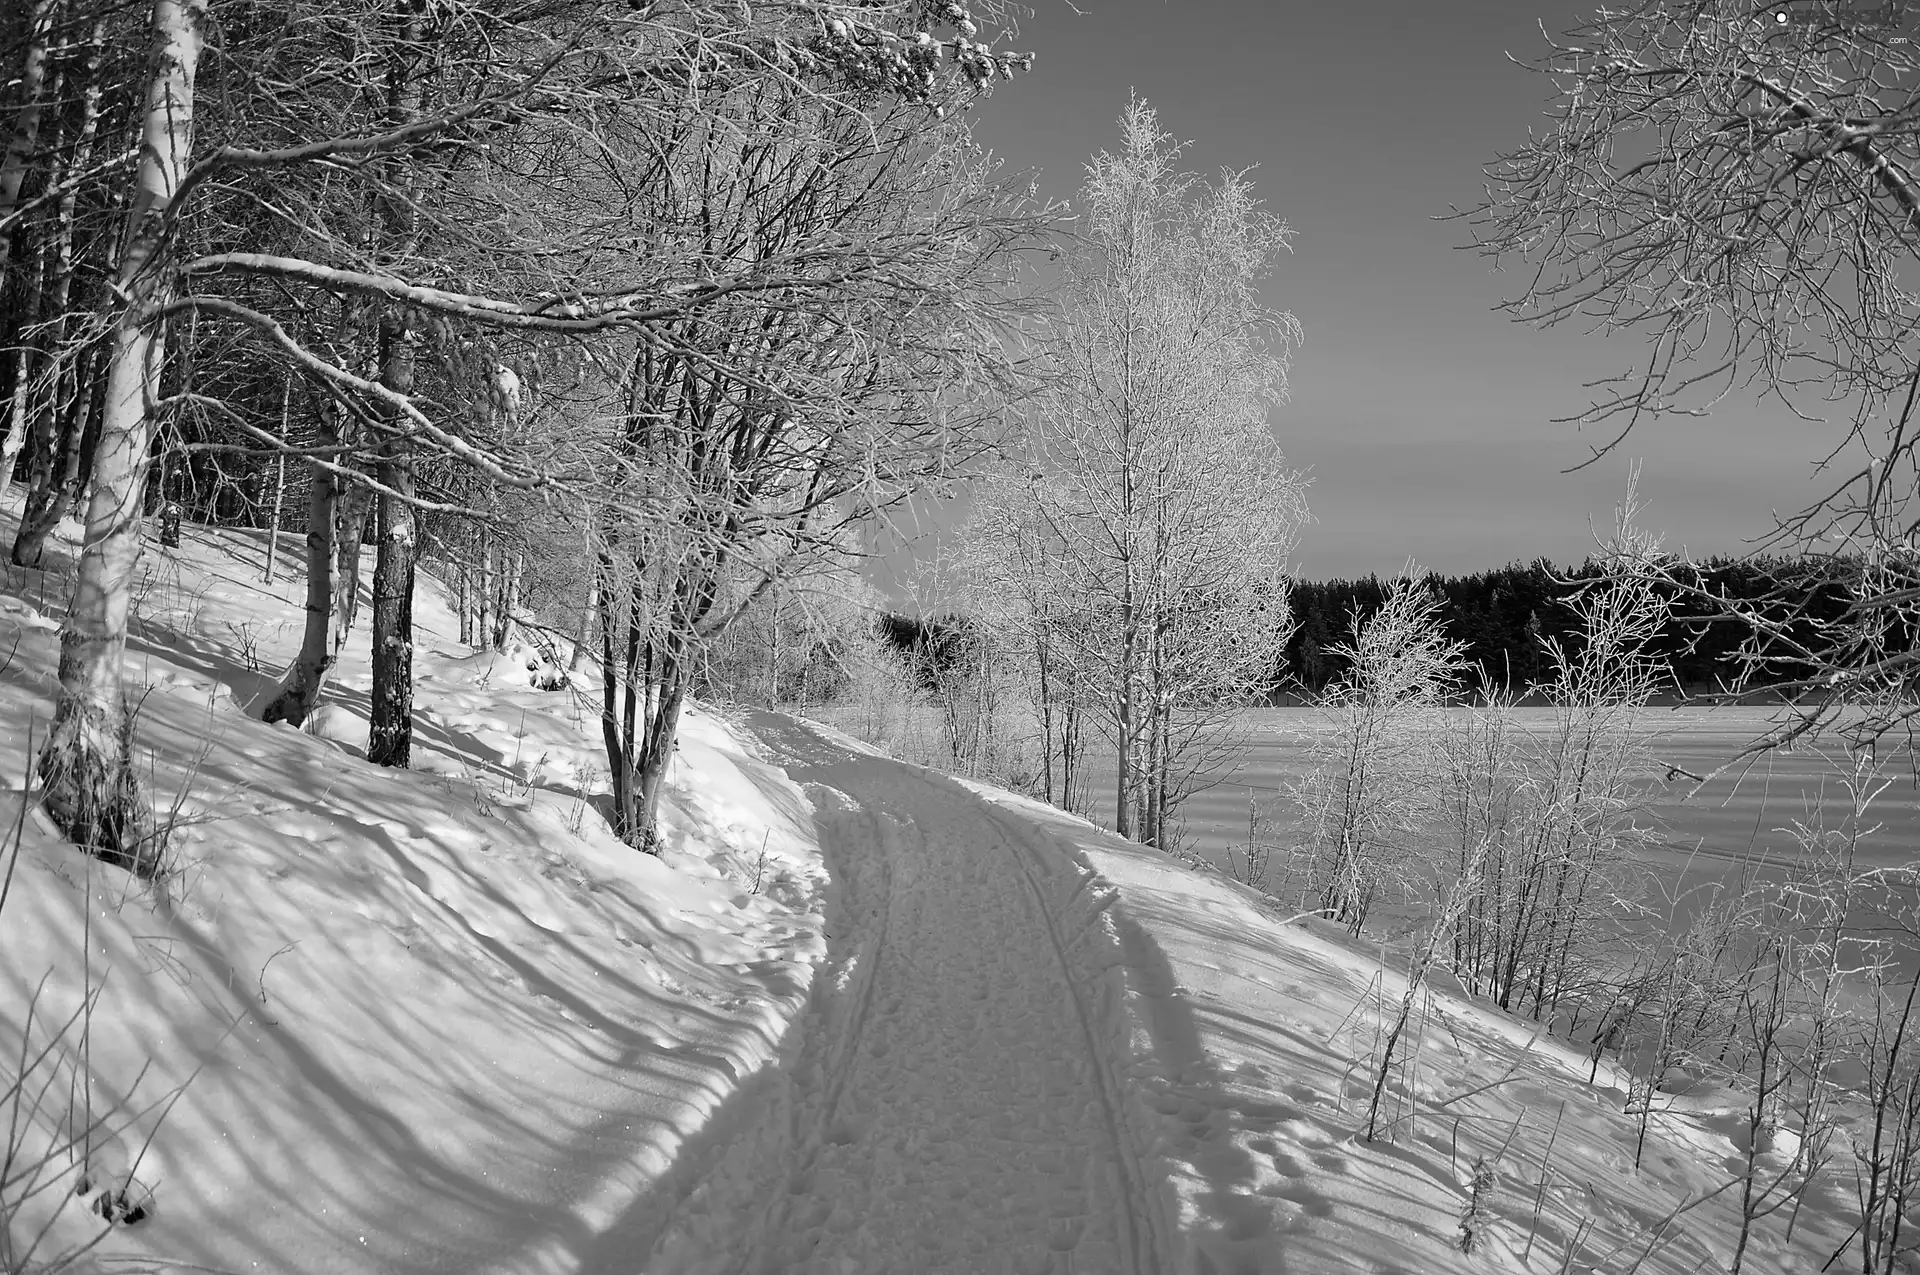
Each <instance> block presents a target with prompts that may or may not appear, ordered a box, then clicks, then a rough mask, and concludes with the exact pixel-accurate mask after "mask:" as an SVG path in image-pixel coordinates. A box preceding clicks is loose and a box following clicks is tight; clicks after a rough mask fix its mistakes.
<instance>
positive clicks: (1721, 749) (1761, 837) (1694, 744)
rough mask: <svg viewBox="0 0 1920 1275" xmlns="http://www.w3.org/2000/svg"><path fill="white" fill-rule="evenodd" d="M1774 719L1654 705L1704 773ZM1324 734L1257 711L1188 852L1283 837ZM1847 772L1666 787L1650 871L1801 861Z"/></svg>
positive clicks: (1902, 829)
mask: <svg viewBox="0 0 1920 1275" xmlns="http://www.w3.org/2000/svg"><path fill="white" fill-rule="evenodd" d="M815 711H816V714H817V715H818V716H820V717H821V718H822V719H823V720H829V721H836V722H838V723H839V724H842V725H843V726H846V727H849V728H851V727H853V726H854V722H853V721H852V720H850V715H849V712H848V710H845V709H826V710H824V711H822V710H815ZM1461 711H1465V710H1461ZM1772 711H1773V710H1769V709H1759V708H1699V707H1681V708H1650V709H1648V710H1647V711H1646V714H1645V716H1644V718H1643V724H1644V727H1645V730H1646V732H1647V735H1648V738H1649V741H1650V745H1651V750H1652V752H1653V754H1654V755H1655V756H1656V757H1657V758H1658V759H1659V760H1660V761H1662V762H1664V763H1666V764H1669V765H1673V766H1677V767H1679V768H1681V769H1682V770H1686V771H1691V772H1693V773H1694V774H1699V775H1704V774H1708V773H1710V772H1711V771H1713V770H1716V769H1718V768H1719V767H1721V766H1723V765H1725V764H1726V763H1727V762H1728V761H1730V760H1731V759H1732V758H1733V757H1734V756H1735V755H1736V754H1738V753H1739V751H1740V750H1741V749H1742V748H1743V747H1745V746H1746V745H1747V744H1749V743H1751V742H1752V741H1753V740H1754V739H1755V738H1756V737H1758V736H1759V734H1760V733H1761V732H1762V731H1764V730H1765V729H1766V726H1767V723H1768V721H1769V720H1770V719H1771V715H1772ZM1517 713H1518V717H1519V719H1520V722H1521V724H1522V725H1523V726H1525V727H1528V728H1531V729H1535V730H1542V729H1545V728H1547V727H1548V726H1549V725H1550V723H1551V719H1552V711H1551V710H1549V709H1542V708H1523V709H1519V710H1517ZM919 714H924V715H925V716H926V720H925V722H924V723H922V724H921V730H922V732H923V734H924V735H925V737H926V738H927V739H932V738H934V737H936V736H937V732H938V729H939V728H938V725H937V723H936V721H935V719H934V717H933V716H932V714H931V711H930V710H919ZM919 714H917V715H919ZM1321 729H1324V726H1323V725H1322V723H1321V719H1320V718H1319V717H1318V716H1317V715H1316V714H1315V713H1314V712H1313V710H1311V709H1307V708H1260V709H1249V710H1247V711H1246V712H1245V713H1242V714H1241V715H1240V716H1239V717H1237V718H1236V719H1235V720H1234V722H1233V723H1232V724H1231V725H1230V726H1229V727H1226V728H1224V730H1223V743H1225V742H1227V741H1228V740H1229V739H1230V740H1231V747H1230V748H1227V749H1224V750H1223V755H1222V758H1221V760H1220V763H1219V764H1218V765H1217V766H1216V767H1215V768H1214V772H1213V778H1212V781H1211V783H1210V784H1208V786H1207V787H1205V788H1204V789H1202V790H1201V791H1198V792H1196V793H1195V794H1194V795H1193V796H1191V797H1189V798H1188V799H1187V800H1186V802H1185V803H1184V804H1183V805H1182V806H1181V808H1180V819H1181V821H1182V822H1183V824H1184V834H1185V837H1186V846H1187V848H1188V849H1190V850H1192V851H1193V852H1195V853H1197V854H1199V855H1200V856H1201V857H1203V858H1206V859H1208V860H1209V861H1211V862H1213V863H1216V864H1221V863H1223V862H1224V860H1225V856H1226V852H1227V849H1228V847H1229V846H1236V847H1237V846H1243V845H1244V844H1245V842H1246V836H1247V805H1248V801H1249V799H1251V800H1252V801H1253V802H1254V803H1255V804H1256V806H1257V807H1258V808H1259V809H1260V810H1261V812H1262V813H1263V814H1266V815H1270V816H1277V817H1278V820H1279V822H1280V824H1281V827H1282V828H1283V829H1284V828H1285V827H1286V826H1287V824H1288V822H1289V816H1290V814H1291V812H1290V810H1289V809H1288V803H1287V800H1286V797H1287V794H1288V792H1289V791H1290V790H1291V787H1292V785H1293V784H1294V782H1295V781H1296V780H1298V778H1299V777H1300V776H1301V775H1302V773H1304V771H1305V769H1306V767H1307V765H1308V764H1309V762H1308V750H1307V743H1308V739H1309V737H1310V735H1311V734H1312V733H1313V732H1315V731H1317V730H1321ZM1836 748H1837V745H1836ZM1845 766H1846V762H1845V759H1844V758H1842V757H1838V756H1836V755H1834V753H1833V752H1829V751H1824V750H1823V749H1822V748H1820V747H1815V746H1809V745H1807V744H1804V743H1803V744H1801V745H1800V746H1799V747H1797V748H1796V749H1794V750H1793V751H1792V752H1780V751H1775V752H1772V753H1769V754H1766V755H1763V756H1761V757H1758V758H1753V759H1749V760H1748V761H1747V762H1746V763H1743V766H1742V768H1741V769H1738V770H1736V771H1734V772H1731V773H1729V774H1727V775H1724V776H1722V777H1720V778H1719V779H1716V780H1715V781H1714V782H1713V783H1711V784H1708V785H1707V786H1706V787H1705V788H1703V789H1701V791H1700V792H1699V793H1697V794H1695V793H1694V792H1693V788H1694V786H1695V785H1694V783H1693V782H1692V781H1691V780H1689V779H1687V778H1685V777H1684V776H1682V777H1677V778H1675V779H1674V780H1672V781H1670V782H1666V783H1661V784H1658V785H1657V788H1656V791H1655V792H1654V794H1653V799H1652V801H1651V802H1650V803H1649V805H1648V807H1647V810H1646V812H1645V818H1646V820H1647V821H1648V822H1649V823H1650V824H1651V825H1652V826H1654V827H1655V828H1656V829H1657V834H1658V835H1657V841H1656V844H1655V848H1654V849H1653V850H1652V852H1651V863H1650V866H1652V867H1654V868H1655V869H1656V870H1657V871H1659V872H1660V873H1661V875H1662V876H1664V877H1665V878H1666V879H1667V880H1668V882H1669V886H1670V888H1676V889H1677V888H1679V886H1680V884H1681V883H1682V882H1683V881H1684V883H1685V884H1687V885H1693V884H1697V883H1700V882H1703V881H1707V880H1711V879H1714V878H1718V877H1723V876H1726V875H1729V874H1731V873H1734V872H1737V871H1738V870H1739V869H1740V868H1742V867H1743V866H1746V865H1748V864H1753V863H1756V862H1757V863H1759V864H1761V865H1764V864H1766V863H1769V862H1773V863H1778V862H1782V861H1784V860H1786V859H1788V858H1791V857H1794V856H1796V855H1797V854H1798V852H1799V851H1798V846H1797V844H1796V842H1795V840H1794V838H1793V836H1792V834H1791V832H1790V829H1791V828H1792V826H1793V825H1794V823H1795V822H1796V821H1809V820H1812V819H1814V818H1816V817H1819V818H1823V819H1824V820H1825V821H1826V823H1827V826H1829V827H1838V826H1840V824H1841V822H1842V821H1843V819H1844V818H1845V815H1846V813H1847V810H1848V805H1849V799H1848V797H1847V795H1846V792H1845V790H1844V788H1843V786H1842V784H1841V782H1840V780H1841V776H1842V775H1843V774H1844V773H1845ZM1087 774H1088V777H1089V783H1088V789H1089V791H1090V792H1091V793H1092V794H1093V798H1094V800H1095V801H1096V802H1097V803H1098V805H1097V807H1096V809H1095V810H1094V811H1093V812H1092V813H1093V815H1094V817H1095V818H1096V819H1098V820H1099V821H1101V822H1103V823H1106V824H1108V825H1109V826H1111V823H1112V814H1113V804H1112V803H1113V789H1112V784H1113V779H1112V776H1113V765H1112V758H1111V755H1107V756H1095V757H1093V758H1091V759H1090V760H1089V763H1088V771H1087ZM1883 777H1884V778H1885V779H1887V780H1889V781H1890V782H1889V783H1888V786H1887V788H1886V790H1885V791H1884V792H1882V793H1881V795H1880V796H1879V797H1878V798H1877V799H1876V800H1875V801H1874V803H1873V806H1872V809H1871V812H1870V814H1869V824H1870V825H1871V826H1874V831H1872V832H1871V833H1870V834H1869V835H1868V836H1867V837H1865V838H1864V840H1863V847H1864V850H1865V856H1866V858H1865V864H1867V865H1872V866H1878V867H1883V868H1900V867H1904V866H1906V865H1908V864H1910V863H1913V862H1914V861H1916V860H1920V790H1917V789H1916V786H1915V782H1914V777H1913V774H1912V770H1911V767H1910V766H1909V765H1908V764H1907V761H1906V759H1904V758H1891V759H1890V760H1889V764H1888V766H1887V767H1886V770H1885V773H1884V776H1883ZM1863 866H1865V865H1863Z"/></svg>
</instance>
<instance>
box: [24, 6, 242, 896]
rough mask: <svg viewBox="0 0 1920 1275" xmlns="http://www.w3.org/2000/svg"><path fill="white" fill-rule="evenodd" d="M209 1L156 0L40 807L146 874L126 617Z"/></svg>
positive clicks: (146, 816)
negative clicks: (178, 197) (102, 398)
mask: <svg viewBox="0 0 1920 1275" xmlns="http://www.w3.org/2000/svg"><path fill="white" fill-rule="evenodd" d="M208 3H209V0H155V2H154V6H153V30H152V35H153V54H152V63H151V69H150V72H149V79H148V85H147V95H146V105H145V111H144V115H143V120H142V136H141V143H142V144H141V148H140V163H139V168H138V170H137V173H136V176H135V187H134V197H133V202H132V205H131V206H130V207H129V209H128V211H127V224H126V238H125V245H126V246H125V249H124V251H123V252H122V254H121V258H120V266H119V269H118V271H117V272H116V279H115V293H116V297H115V300H114V302H113V304H114V306H115V307H116V308H117V310H118V313H117V314H116V315H115V318H114V325H113V337H112V340H113V344H112V356H111V361H110V363H109V365H108V371H107V408H106V417H105V420H104V421H103V423H102V427H101V433H100V442H99V446H98V448H97V449H96V451H95V455H94V462H93V495H92V498H91V500H90V502H89V504H88V507H87V530H86V540H85V544H84V548H83V549H82V551H81V555H80V571H79V579H78V581H77V582H76V584H75V588H74V596H73V602H72V605H71V606H70V607H69V609H68V613H67V621H66V624H65V625H64V626H63V627H62V629H61V632H60V698H59V703H58V705H57V706H56V707H55V709H54V716H53V723H52V727H51V730H50V732H49V734H48V737H47V742H46V745H45V747H44V749H43V750H42V751H41V754H40V759H39V764H38V767H37V769H38V771H39V775H40V783H41V802H42V804H43V805H44V806H45V808H46V810H47V813H48V815H49V816H51V817H52V819H53V821H54V822H55V823H56V824H57V825H58V826H59V827H60V829H61V830H62V831H63V832H64V833H66V835H67V836H69V837H71V838H72V839H73V840H74V841H76V842H78V843H80V844H81V845H82V846H85V847H87V848H88V849H90V850H92V851H93V852H94V853H96V854H98V855H99V856H100V857H101V858H103V859H106V860H108V861H109V862H112V863H117V864H121V865H123V866H126V867H128V868H130V869H132V870H133V871H134V872H136V873H138V874H140V875H142V876H150V875H153V874H154V873H156V872H157V871H159V869H160V867H161V863H162V851H163V849H164V847H162V846H161V845H160V844H159V840H158V838H157V836H156V835H155V829H154V820H153V814H152V811H151V810H149V809H148V808H147V806H146V803H145V801H144V799H143V798H142V796H141V794H140V790H139V784H138V782H137V780H136V779H135V775H134V766H133V757H132V740H133V720H132V717H131V715H130V714H129V713H128V711H127V702H126V697H125V694H124V691H123V688H122V684H121V679H122V675H123V670H122V664H123V662H124V661H123V656H124V653H125V650H126V641H127V612H128V609H129V604H130V602H131V595H132V585H133V573H134V569H135V568H136V566H137V565H138V562H139V556H140V503H141V497H142V494H143V490H144V487H145V478H146V472H147V464H148V452H149V449H150V447H151V445H152V441H153V430H154V420H153V416H152V414H151V412H150V411H149V406H148V405H149V403H150V402H151V401H152V400H153V399H154V398H155V397H157V394H156V391H157V390H158V388H159V384H158V383H159V375H160V363H161V359H162V357H163V354H164V350H165V342H164V341H163V340H160V339H158V332H157V329H158V327H159V325H160V317H159V315H158V314H157V310H158V308H159V306H160V305H162V304H163V303H164V302H165V301H166V299H167V296H168V291H169V290H168V287H167V281H166V269H165V267H166V262H165V255H166V254H165V245H164V244H163V242H162V236H163V235H164V233H165V226H166V221H165V214H166V211H167V207H168V204H169V203H170V202H171V200H172V198H173V193H174V192H175V191H176V190H178V189H179V187H180V182H181V181H182V179H183V178H184V177H185V175H186V170H187V165H188V162H189V156H190V152H191V150H192V144H193V131H192V130H193V82H194V73H195V71H196V70H197V68H198V64H199V59H200V49H201V43H202V32H203V27H204V23H205V20H206V13H207V5H208Z"/></svg>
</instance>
